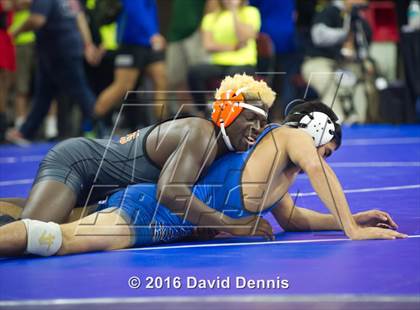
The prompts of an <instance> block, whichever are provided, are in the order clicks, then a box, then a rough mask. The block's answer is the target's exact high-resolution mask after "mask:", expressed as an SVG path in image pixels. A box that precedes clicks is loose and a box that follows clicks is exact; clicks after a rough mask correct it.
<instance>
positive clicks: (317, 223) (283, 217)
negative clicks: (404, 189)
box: [271, 193, 398, 231]
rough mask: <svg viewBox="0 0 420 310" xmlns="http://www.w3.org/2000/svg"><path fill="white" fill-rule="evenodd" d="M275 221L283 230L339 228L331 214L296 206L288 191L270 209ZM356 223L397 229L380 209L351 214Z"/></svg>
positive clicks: (389, 217) (388, 216)
mask: <svg viewBox="0 0 420 310" xmlns="http://www.w3.org/2000/svg"><path fill="white" fill-rule="evenodd" d="M271 213H272V214H273V216H274V218H275V219H276V221H277V223H279V225H280V226H281V227H282V228H283V229H284V230H285V231H311V230H341V227H340V225H339V224H338V223H337V221H336V220H335V218H334V217H333V215H332V214H324V213H320V212H316V211H313V210H310V209H306V208H302V207H298V206H296V205H295V204H294V201H293V199H292V197H291V196H290V194H289V193H287V194H286V195H284V197H283V198H282V200H281V201H280V202H279V203H278V204H277V205H276V206H275V207H274V208H273V209H272V210H271ZM353 218H354V220H355V221H356V223H357V224H359V225H361V226H365V227H375V226H376V227H382V228H389V229H397V228H398V226H397V224H396V223H395V222H394V220H393V219H392V217H391V216H390V215H389V214H388V213H386V212H384V211H381V210H368V211H364V212H359V213H356V214H353Z"/></svg>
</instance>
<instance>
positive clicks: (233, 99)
mask: <svg viewBox="0 0 420 310" xmlns="http://www.w3.org/2000/svg"><path fill="white" fill-rule="evenodd" d="M244 90H245V89H244V88H240V89H238V90H228V91H226V92H224V93H222V94H221V95H220V97H217V98H216V101H214V103H213V112H212V114H211V119H212V120H213V122H214V123H215V124H216V125H217V126H219V127H220V125H221V124H222V123H223V124H224V127H225V128H226V127H229V125H230V124H232V123H233V121H234V120H235V119H236V118H237V117H238V116H239V114H241V112H242V110H243V109H249V110H252V111H254V112H256V113H258V114H262V115H263V116H265V117H267V113H266V112H265V111H264V110H263V109H261V108H258V107H256V106H253V105H250V104H247V103H245V97H244V95H243V94H242V92H243V91H244Z"/></svg>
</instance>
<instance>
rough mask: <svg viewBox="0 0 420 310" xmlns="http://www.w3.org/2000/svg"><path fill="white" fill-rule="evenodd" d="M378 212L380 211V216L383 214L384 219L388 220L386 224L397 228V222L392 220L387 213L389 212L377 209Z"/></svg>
mask: <svg viewBox="0 0 420 310" xmlns="http://www.w3.org/2000/svg"><path fill="white" fill-rule="evenodd" d="M379 212H380V214H381V216H383V217H384V218H385V219H386V221H387V222H388V224H389V225H390V226H391V227H393V228H394V229H397V228H398V225H397V223H395V222H394V220H393V219H392V217H391V215H389V213H387V212H384V211H379Z"/></svg>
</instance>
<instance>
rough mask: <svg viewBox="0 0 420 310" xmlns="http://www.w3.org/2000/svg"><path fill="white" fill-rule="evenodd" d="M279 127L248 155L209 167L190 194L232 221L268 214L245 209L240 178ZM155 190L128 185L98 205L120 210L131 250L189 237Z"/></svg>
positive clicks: (187, 228) (183, 222) (184, 225)
mask: <svg viewBox="0 0 420 310" xmlns="http://www.w3.org/2000/svg"><path fill="white" fill-rule="evenodd" d="M278 127H279V125H277V124H271V125H269V126H267V127H266V128H265V129H264V131H263V132H262V133H261V135H259V136H258V138H257V141H256V143H255V144H254V146H253V147H252V148H250V149H249V150H248V151H246V152H243V153H228V154H226V155H224V156H222V157H221V158H219V159H218V160H216V161H215V162H214V163H213V164H212V165H211V166H210V168H209V170H208V171H209V172H208V174H207V175H205V176H203V177H201V178H200V179H199V180H198V182H197V183H196V184H195V185H194V187H193V189H192V192H193V194H194V195H195V196H196V197H197V198H198V199H200V200H201V201H203V202H204V203H206V204H207V205H208V206H209V207H210V208H212V209H215V210H217V211H219V212H222V213H224V214H226V215H227V216H230V217H232V218H242V217H246V216H250V215H256V214H265V213H267V212H269V211H270V209H271V208H269V209H266V210H264V211H263V212H258V213H251V212H249V211H247V210H245V209H244V207H243V200H242V185H241V176H242V171H243V169H244V166H245V164H246V162H247V160H248V158H249V156H250V154H251V152H252V151H253V149H254V148H255V146H256V145H257V144H258V143H259V141H261V139H262V138H263V137H264V136H266V135H267V134H268V133H269V132H270V131H272V130H273V129H275V128H278ZM156 189H157V186H156V184H150V183H141V184H136V185H131V186H129V187H127V188H125V189H123V190H120V191H118V192H116V193H115V194H113V195H111V196H109V197H108V199H107V200H105V201H102V202H100V203H99V209H98V211H101V210H104V209H106V208H111V207H117V208H120V209H121V211H122V212H121V215H122V216H124V218H125V219H126V221H127V222H128V223H130V224H131V225H132V227H133V232H134V236H135V242H134V244H133V246H136V247H139V246H145V245H151V244H157V243H163V242H172V241H176V240H179V239H181V238H183V237H186V236H189V235H190V234H191V232H192V230H193V227H194V226H193V225H192V224H191V223H190V222H188V221H187V220H185V219H182V218H181V217H179V216H178V215H176V214H174V213H172V212H171V211H170V210H169V209H168V208H166V207H165V206H163V205H161V204H159V202H158V201H157V199H156Z"/></svg>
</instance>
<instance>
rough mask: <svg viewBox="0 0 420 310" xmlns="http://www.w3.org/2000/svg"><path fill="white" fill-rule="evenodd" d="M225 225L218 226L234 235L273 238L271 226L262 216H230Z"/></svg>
mask: <svg viewBox="0 0 420 310" xmlns="http://www.w3.org/2000/svg"><path fill="white" fill-rule="evenodd" d="M226 226H227V227H223V228H220V230H222V231H225V232H227V233H230V234H231V235H234V236H263V237H265V238H266V239H267V240H274V239H275V237H274V234H273V227H271V224H270V223H269V222H268V221H267V220H265V219H264V218H262V217H258V216H248V217H244V218H241V219H232V218H231V219H230V220H229V223H227V224H226ZM255 226H256V227H255ZM254 231H255V232H254Z"/></svg>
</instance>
